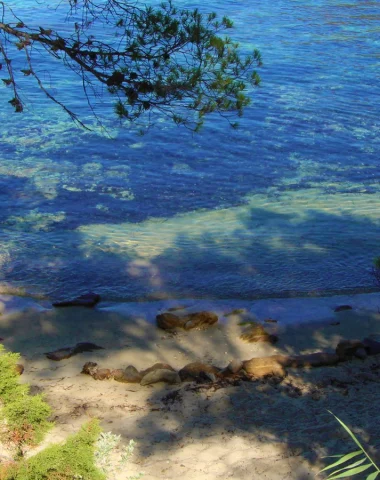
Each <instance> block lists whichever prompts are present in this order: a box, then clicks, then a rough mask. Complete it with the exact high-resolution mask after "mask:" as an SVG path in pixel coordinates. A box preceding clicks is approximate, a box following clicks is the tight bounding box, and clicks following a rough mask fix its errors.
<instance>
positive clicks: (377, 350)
mask: <svg viewBox="0 0 380 480" xmlns="http://www.w3.org/2000/svg"><path fill="white" fill-rule="evenodd" d="M363 345H364V348H365V350H366V352H367V353H368V355H379V354H380V342H378V341H377V340H373V339H372V338H365V339H364V340H363Z"/></svg>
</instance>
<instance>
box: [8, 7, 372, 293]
mask: <svg viewBox="0 0 380 480" xmlns="http://www.w3.org/2000/svg"><path fill="white" fill-rule="evenodd" d="M29 3H31V2H28V3H26V2H24V3H23V4H22V7H21V6H18V8H24V9H25V10H26V11H27V10H28V8H30V5H29ZM177 3H178V4H179V5H183V6H184V5H185V2H183V1H178V2H177ZM16 5H17V2H16ZM210 10H216V11H218V13H219V14H225V13H227V14H228V15H229V16H230V17H232V18H233V20H234V21H235V26H236V30H235V36H236V37H238V39H239V41H240V42H241V44H242V46H243V48H250V47H251V46H255V47H259V48H260V49H261V51H262V54H263V57H264V63H265V65H264V67H263V69H262V71H261V75H262V77H263V80H264V81H263V86H262V88H261V89H260V90H259V91H256V92H255V93H254V95H253V106H252V108H250V109H249V110H247V111H246V115H245V117H244V118H243V119H242V120H241V122H240V123H241V125H240V129H239V130H238V131H236V132H235V131H232V130H230V129H229V127H228V126H227V125H226V124H225V123H224V122H223V121H221V120H220V119H218V118H211V120H210V121H209V123H208V125H206V128H205V129H204V131H203V132H201V134H199V135H195V136H193V135H191V134H190V133H189V132H187V131H184V130H181V129H177V128H176V127H174V126H172V125H171V124H169V123H168V122H166V121H165V120H164V119H160V118H158V119H157V120H158V121H157V125H156V127H155V128H154V129H153V130H151V131H149V132H148V133H147V135H145V136H144V137H138V136H137V135H136V133H135V132H134V131H131V130H128V129H122V128H120V126H119V125H118V124H117V123H116V122H114V121H113V120H112V118H111V117H109V118H107V114H106V113H105V111H103V113H104V114H105V115H106V124H107V126H108V133H109V136H105V135H102V134H101V132H99V131H94V132H90V133H89V132H83V131H79V130H77V129H76V128H75V127H74V126H73V125H72V124H71V123H70V122H69V120H68V119H67V118H66V117H65V115H64V113H63V112H61V111H59V110H58V109H56V108H55V106H52V105H48V104H46V102H45V101H44V100H43V99H42V97H39V96H38V95H37V92H36V91H35V90H33V89H30V91H29V90H26V91H25V94H26V95H27V96H28V98H29V99H30V100H34V102H33V103H32V102H31V103H30V106H29V108H28V111H27V112H26V113H25V114H24V115H23V116H20V115H13V114H11V110H10V109H9V110H7V108H8V107H7V106H6V107H5V108H3V109H2V110H1V112H0V124H1V129H0V200H1V205H2V209H1V210H0V228H1V229H0V288H1V289H2V290H7V291H15V290H16V289H20V288H22V289H25V291H26V292H29V293H32V294H41V293H42V294H51V295H54V296H58V295H61V294H62V292H65V293H66V294H68V293H70V294H71V293H77V292H78V291H80V290H88V289H96V290H97V291H99V292H100V293H104V294H106V295H108V296H109V297H110V298H118V299H121V298H126V299H135V298H148V297H157V296H158V297H159V296H177V297H180V296H182V297H183V296H186V295H189V296H191V295H192V296H203V297H207V296H208V297H218V298H223V297H234V296H235V297H242V298H252V297H256V296H258V295H265V296H266V295H269V296H271V295H281V294H292V295H297V294H305V293H310V292H312V293H321V292H324V293H331V292H332V291H346V290H363V291H364V290H368V289H371V288H372V287H373V282H372V278H371V275H370V266H371V262H372V259H373V257H375V256H376V255H378V254H379V253H380V252H379V246H378V238H379V227H380V215H379V211H380V196H379V173H378V163H379V152H380V120H379V118H380V115H379V107H378V102H377V101H376V99H377V98H378V97H379V94H380V91H379V90H380V87H379V83H378V72H379V68H380V63H379V62H380V60H379V46H380V41H379V38H380V36H379V33H380V7H379V5H377V3H376V2H357V1H355V2H353V1H351V2H347V1H337V0H315V1H313V2H305V1H302V0H292V1H290V2H289V1H288V0H287V1H279V2H275V4H274V3H273V2H271V3H268V2H266V1H260V0H259V1H258V2H255V3H254V5H252V4H251V3H247V2H243V1H237V2H234V3H233V4H231V3H230V2H228V3H227V2H218V3H216V2H214V1H212V2H211V4H210ZM29 11H30V10H29ZM41 15H42V14H41ZM43 15H46V21H47V22H50V23H52V22H53V23H54V22H58V17H57V16H58V15H59V14H58V13H57V12H55V11H52V12H50V13H49V12H46V11H45V12H44V13H43ZM44 62H45V60H44ZM44 65H45V66H46V65H47V66H48V64H44ZM41 68H42V66H41ZM54 73H55V74H56V77H57V78H58V79H59V82H60V83H59V86H60V91H61V92H62V95H63V96H64V97H65V98H67V99H68V101H71V102H73V105H74V106H75V107H76V108H79V111H80V112H82V114H83V116H84V118H85V119H86V118H87V119H90V118H91V116H90V112H88V111H87V110H86V104H85V102H83V101H82V100H81V97H80V95H79V90H78V88H77V87H76V86H77V83H76V82H77V80H76V79H74V78H72V77H70V76H69V73H68V72H64V71H63V70H59V67H57V71H56V72H54ZM53 80H54V77H53ZM4 88H5V87H0V95H3V93H4V92H5V90H4ZM26 88H28V87H27V85H26ZM32 105H33V106H32ZM17 291H19V290H17Z"/></svg>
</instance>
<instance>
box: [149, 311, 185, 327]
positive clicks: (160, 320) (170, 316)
mask: <svg viewBox="0 0 380 480" xmlns="http://www.w3.org/2000/svg"><path fill="white" fill-rule="evenodd" d="M156 321H157V326H158V327H159V328H162V329H163V330H174V329H175V328H183V327H184V325H185V320H184V319H183V318H181V317H179V316H178V315H174V313H161V314H160V315H157V316H156Z"/></svg>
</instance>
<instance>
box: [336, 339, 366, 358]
mask: <svg viewBox="0 0 380 480" xmlns="http://www.w3.org/2000/svg"><path fill="white" fill-rule="evenodd" d="M363 348H364V344H363V342H361V341H360V340H342V341H341V342H339V343H338V345H337V347H336V349H335V352H336V354H337V355H338V357H339V359H340V360H341V361H344V360H348V359H350V358H352V357H353V356H355V353H356V351H357V350H360V349H363Z"/></svg>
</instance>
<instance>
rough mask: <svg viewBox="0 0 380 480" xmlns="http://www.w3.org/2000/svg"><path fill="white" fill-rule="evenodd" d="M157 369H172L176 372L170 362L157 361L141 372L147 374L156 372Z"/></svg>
mask: <svg viewBox="0 0 380 480" xmlns="http://www.w3.org/2000/svg"><path fill="white" fill-rule="evenodd" d="M155 370H171V371H172V372H175V370H174V368H173V367H172V366H171V365H169V364H168V363H160V362H159V363H155V364H154V365H152V366H151V367H149V368H147V369H145V370H142V371H141V372H140V373H141V376H143V377H144V376H145V375H147V374H148V373H150V372H154V371H155Z"/></svg>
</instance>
